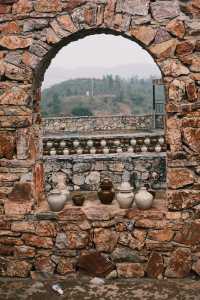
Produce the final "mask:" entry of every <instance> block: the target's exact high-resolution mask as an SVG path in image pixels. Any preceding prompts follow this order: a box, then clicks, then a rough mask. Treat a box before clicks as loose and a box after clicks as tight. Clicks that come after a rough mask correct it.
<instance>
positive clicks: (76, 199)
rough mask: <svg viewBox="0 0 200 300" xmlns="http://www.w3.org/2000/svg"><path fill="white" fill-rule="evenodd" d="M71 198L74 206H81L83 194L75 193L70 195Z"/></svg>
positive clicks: (83, 198) (83, 199)
mask: <svg viewBox="0 0 200 300" xmlns="http://www.w3.org/2000/svg"><path fill="white" fill-rule="evenodd" d="M72 200H73V202H74V205H76V206H83V203H84V201H85V196H84V195H81V194H77V195H74V196H72Z"/></svg>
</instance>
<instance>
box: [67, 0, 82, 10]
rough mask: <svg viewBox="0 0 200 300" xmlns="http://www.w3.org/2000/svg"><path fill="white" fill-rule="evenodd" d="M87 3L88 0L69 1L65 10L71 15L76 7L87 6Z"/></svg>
mask: <svg viewBox="0 0 200 300" xmlns="http://www.w3.org/2000/svg"><path fill="white" fill-rule="evenodd" d="M86 2H87V1H86V0H71V1H67V3H65V5H64V9H65V10H66V11H68V12H69V13H71V12H72V10H74V9H75V8H76V7H78V6H81V5H83V4H85V3H86Z"/></svg>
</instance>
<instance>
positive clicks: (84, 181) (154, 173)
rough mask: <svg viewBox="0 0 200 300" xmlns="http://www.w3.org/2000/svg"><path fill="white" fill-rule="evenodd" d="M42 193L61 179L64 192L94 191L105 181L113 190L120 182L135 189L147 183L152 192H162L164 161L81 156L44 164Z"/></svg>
mask: <svg viewBox="0 0 200 300" xmlns="http://www.w3.org/2000/svg"><path fill="white" fill-rule="evenodd" d="M44 170H45V179H46V180H45V182H46V185H45V186H46V192H50V191H51V190H52V189H55V188H56V186H57V183H58V182H59V180H60V178H61V177H62V178H63V177H64V178H65V181H66V184H67V186H68V188H69V189H70V190H71V191H73V190H81V191H97V190H98V187H99V183H100V180H101V179H103V178H104V177H109V178H111V179H112V182H113V183H114V185H115V186H117V185H119V184H120V183H121V182H122V181H124V180H130V181H131V183H132V185H133V186H135V187H137V188H138V187H139V186H140V185H141V184H145V183H148V184H150V186H151V187H152V188H153V189H164V188H166V158H165V155H161V154H155V155H149V156H146V157H143V156H141V157H139V156H138V157H134V156H133V157H130V156H129V155H128V156H127V155H125V156H124V155H121V156H120V155H116V156H115V157H110V156H109V155H107V156H106V155H105V156H102V157H99V156H98V157H95V155H93V156H88V157H87V156H86V157H85V156H83V157H82V158H80V157H79V158H78V159H77V158H76V157H73V156H72V157H71V158H68V159H59V158H57V159H56V157H54V158H53V159H52V158H49V159H46V160H45V163H44Z"/></svg>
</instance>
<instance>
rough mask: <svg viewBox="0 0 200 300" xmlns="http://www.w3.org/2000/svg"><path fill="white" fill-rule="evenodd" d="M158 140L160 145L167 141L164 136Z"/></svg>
mask: <svg viewBox="0 0 200 300" xmlns="http://www.w3.org/2000/svg"><path fill="white" fill-rule="evenodd" d="M158 142H159V144H160V145H163V144H164V143H165V139H164V138H163V137H160V138H159V140H158Z"/></svg>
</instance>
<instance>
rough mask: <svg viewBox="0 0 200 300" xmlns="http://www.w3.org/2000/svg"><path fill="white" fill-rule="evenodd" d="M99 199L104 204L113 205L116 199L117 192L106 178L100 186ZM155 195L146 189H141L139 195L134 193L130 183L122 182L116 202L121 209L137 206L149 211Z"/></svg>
mask: <svg viewBox="0 0 200 300" xmlns="http://www.w3.org/2000/svg"><path fill="white" fill-rule="evenodd" d="M98 197H99V199H100V200H101V202H102V203H103V204H111V203H112V201H113V200H114V197H115V191H114V187H113V184H112V182H111V181H110V180H109V179H108V178H106V179H104V180H103V181H102V183H101V184H100V189H99V191H98ZM153 198H154V197H153V195H152V194H151V193H149V192H148V191H147V189H146V187H141V188H140V190H139V191H138V192H137V193H134V192H133V187H131V185H130V183H129V182H122V184H121V185H120V186H119V187H118V188H117V189H116V200H117V202H118V204H119V206H120V208H123V209H126V208H130V207H131V206H132V205H133V202H134V200H135V204H136V206H137V207H138V208H140V209H149V208H151V207H152V204H153Z"/></svg>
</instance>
